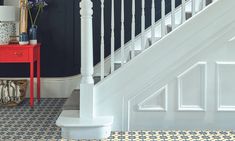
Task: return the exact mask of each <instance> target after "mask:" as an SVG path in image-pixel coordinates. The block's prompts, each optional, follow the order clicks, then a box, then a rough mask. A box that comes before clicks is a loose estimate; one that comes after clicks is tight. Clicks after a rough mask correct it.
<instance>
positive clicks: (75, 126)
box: [56, 110, 113, 140]
mask: <svg viewBox="0 0 235 141" xmlns="http://www.w3.org/2000/svg"><path fill="white" fill-rule="evenodd" d="M78 117H80V115H79V110H63V111H62V113H61V114H60V116H59V118H58V119H57V121H56V125H57V126H59V127H61V136H62V138H65V139H68V140H81V139H82V140H84V139H97V140H100V139H105V138H108V137H109V136H110V133H111V128H112V123H113V117H108V116H106V117H94V118H93V119H89V118H78Z"/></svg>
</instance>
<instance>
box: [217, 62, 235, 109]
mask: <svg viewBox="0 0 235 141" xmlns="http://www.w3.org/2000/svg"><path fill="white" fill-rule="evenodd" d="M224 65H226V66H228V65H235V62H216V86H217V111H221V112H223V111H224V112H234V111H235V104H234V105H222V104H221V97H222V94H221V77H222V75H221V74H220V71H221V70H220V68H221V67H222V66H224ZM234 73H235V72H234Z"/></svg>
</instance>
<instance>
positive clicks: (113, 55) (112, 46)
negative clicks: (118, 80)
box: [111, 0, 115, 73]
mask: <svg viewBox="0 0 235 141" xmlns="http://www.w3.org/2000/svg"><path fill="white" fill-rule="evenodd" d="M111 2H112V4H111V5H112V6H111V73H113V72H114V59H115V58H114V57H115V54H114V52H115V37H114V0H112V1H111Z"/></svg>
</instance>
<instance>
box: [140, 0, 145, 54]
mask: <svg viewBox="0 0 235 141" xmlns="http://www.w3.org/2000/svg"><path fill="white" fill-rule="evenodd" d="M144 49H145V0H142V15H141V50H144Z"/></svg>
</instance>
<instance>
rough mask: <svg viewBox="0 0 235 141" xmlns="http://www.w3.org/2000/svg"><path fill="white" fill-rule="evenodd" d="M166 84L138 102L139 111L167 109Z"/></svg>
mask: <svg viewBox="0 0 235 141" xmlns="http://www.w3.org/2000/svg"><path fill="white" fill-rule="evenodd" d="M167 94H168V87H167V85H166V86H164V87H162V88H161V89H159V90H158V91H156V92H155V93H153V94H152V95H150V96H148V97H147V98H145V99H144V100H143V101H141V102H140V103H139V104H138V110H139V111H167Z"/></svg>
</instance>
